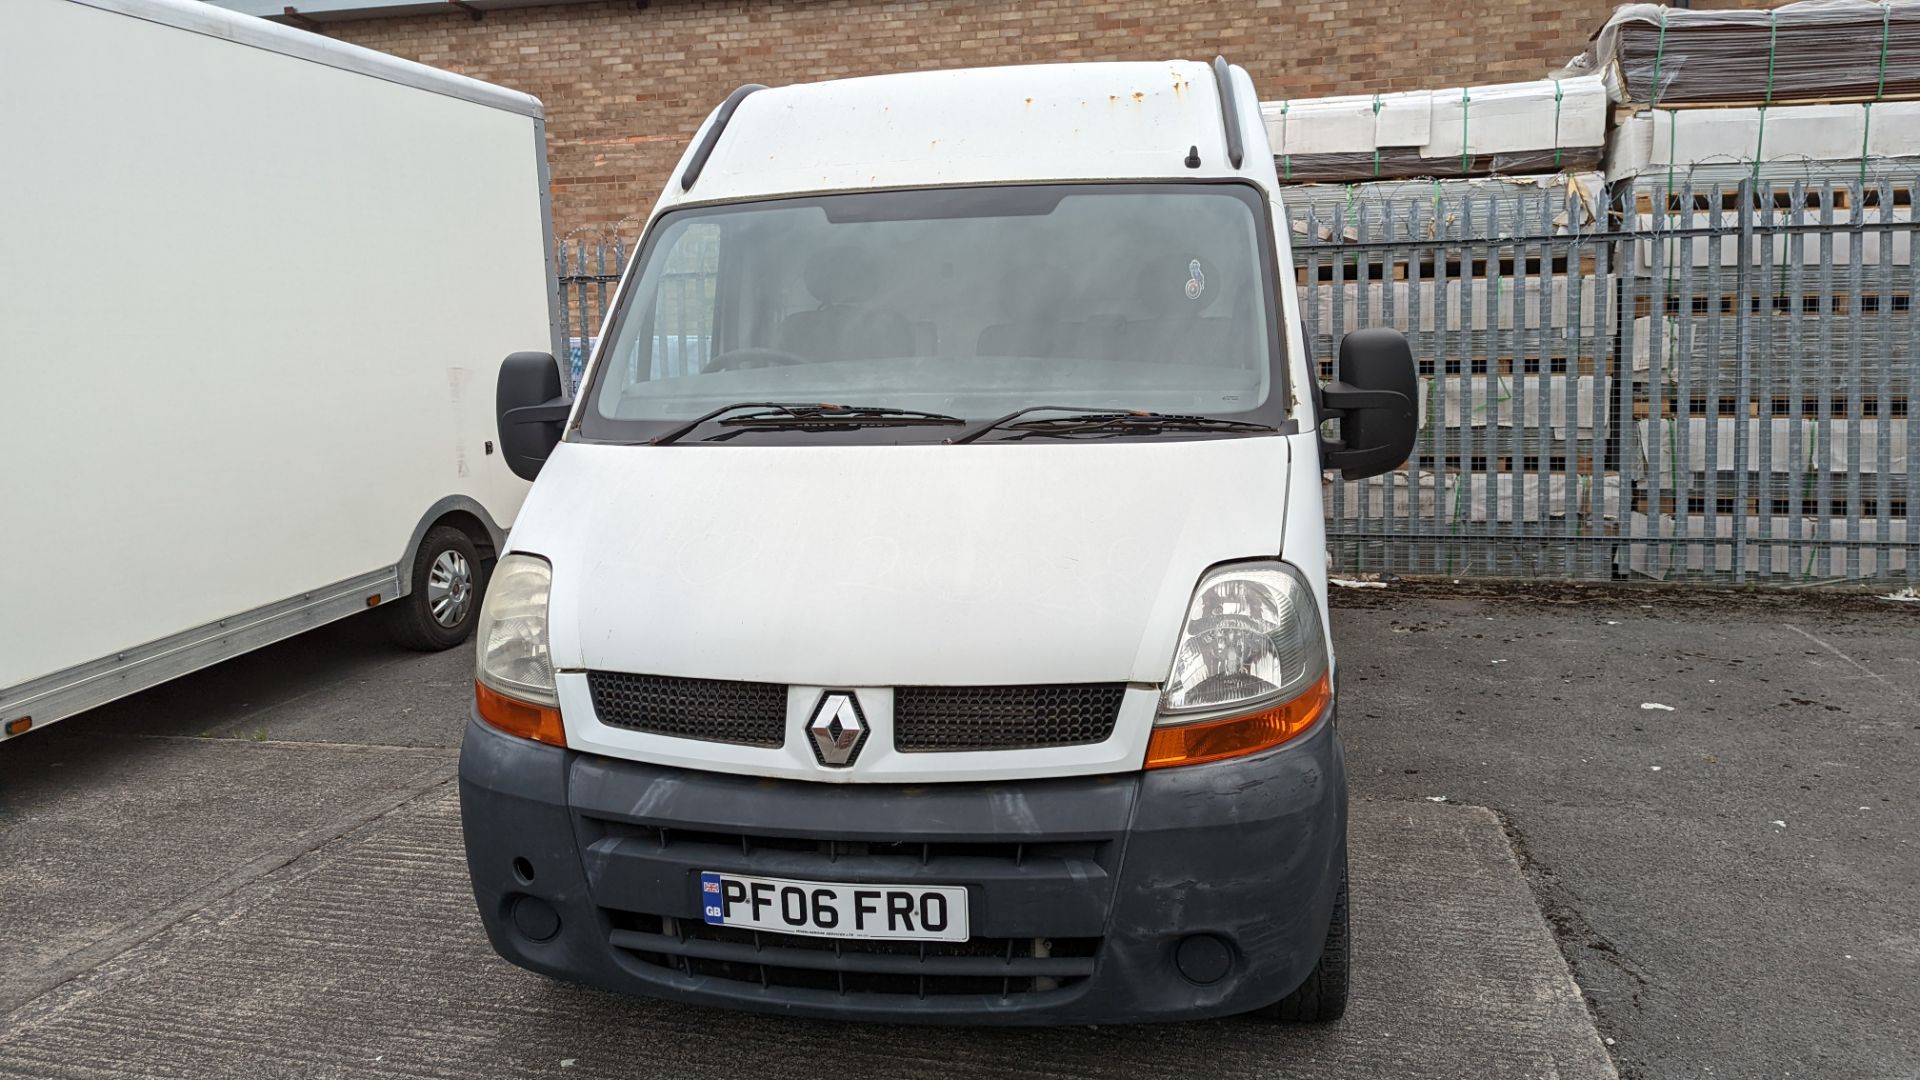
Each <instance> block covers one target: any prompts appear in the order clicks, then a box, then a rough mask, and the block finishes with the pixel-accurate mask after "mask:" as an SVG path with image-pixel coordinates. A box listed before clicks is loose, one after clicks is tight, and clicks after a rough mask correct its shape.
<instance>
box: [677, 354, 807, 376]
mask: <svg viewBox="0 0 1920 1080" xmlns="http://www.w3.org/2000/svg"><path fill="white" fill-rule="evenodd" d="M810 362H811V361H809V360H808V359H807V358H806V357H804V356H801V355H799V354H797V353H790V352H786V351H784V350H781V349H755V348H746V349H732V350H729V351H727V352H723V353H721V354H720V355H719V356H716V357H714V358H713V359H711V360H709V361H707V366H706V367H705V368H704V369H702V370H704V371H705V372H707V373H712V372H715V371H749V370H752V369H755V368H772V367H792V366H793V365H795V364H806V363H810Z"/></svg>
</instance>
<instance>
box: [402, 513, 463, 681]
mask: <svg viewBox="0 0 1920 1080" xmlns="http://www.w3.org/2000/svg"><path fill="white" fill-rule="evenodd" d="M486 584H487V582H486V566H485V565H484V564H483V563H481V561H480V552H479V551H478V550H476V549H475V548H474V546H473V541H472V539H470V538H469V537H468V536H467V534H466V533H463V532H461V531H460V530H459V529H456V528H453V527H452V526H450V525H436V526H434V527H433V528H431V529H428V530H427V535H426V536H425V538H423V539H422V540H421V541H420V550H419V552H417V553H416V554H415V555H414V557H413V591H412V592H410V593H408V594H407V595H406V596H404V597H402V598H401V599H400V600H399V602H397V603H395V604H394V605H393V606H392V607H391V608H389V609H388V610H387V611H386V612H385V618H386V621H387V627H386V628H387V636H388V637H391V638H392V639H393V641H394V644H396V645H400V646H402V647H403V648H408V649H418V650H420V651H421V652H439V651H441V650H443V649H451V648H453V647H454V646H455V645H458V644H460V643H461V642H463V641H466V640H467V639H468V638H469V637H472V636H473V624H474V623H475V622H476V621H478V620H479V618H480V597H481V594H482V593H483V592H484V591H485V590H486Z"/></svg>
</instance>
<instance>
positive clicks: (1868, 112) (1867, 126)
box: [1860, 101, 1873, 198]
mask: <svg viewBox="0 0 1920 1080" xmlns="http://www.w3.org/2000/svg"><path fill="white" fill-rule="evenodd" d="M1860 109H1861V117H1862V119H1861V121H1860V195H1861V197H1862V198H1865V197H1866V194H1867V191H1866V188H1867V138H1868V136H1870V135H1872V134H1873V102H1871V101H1863V102H1861V103H1860Z"/></svg>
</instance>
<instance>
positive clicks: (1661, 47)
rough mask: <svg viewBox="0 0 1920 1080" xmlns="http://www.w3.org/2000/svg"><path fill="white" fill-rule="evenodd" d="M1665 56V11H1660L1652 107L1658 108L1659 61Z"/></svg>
mask: <svg viewBox="0 0 1920 1080" xmlns="http://www.w3.org/2000/svg"><path fill="white" fill-rule="evenodd" d="M1666 55H1667V9H1666V8H1665V7H1662V8H1661V9H1660V40H1659V41H1657V42H1655V43H1654V46H1653V105H1652V106H1651V107H1652V108H1655V109H1658V108H1659V107H1660V61H1661V60H1663V59H1665V58H1666Z"/></svg>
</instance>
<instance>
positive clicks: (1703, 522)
mask: <svg viewBox="0 0 1920 1080" xmlns="http://www.w3.org/2000/svg"><path fill="white" fill-rule="evenodd" d="M1734 517H1735V515H1732V514H1722V515H1718V516H1716V517H1714V518H1712V519H1709V518H1708V517H1706V516H1705V515H1702V514H1688V515H1686V516H1684V517H1679V516H1676V515H1673V514H1664V513H1663V514H1647V513H1642V512H1635V513H1632V514H1630V515H1628V520H1629V525H1630V527H1629V535H1632V536H1636V537H1651V538H1652V539H1646V540H1636V541H1634V542H1632V543H1630V544H1629V543H1622V544H1620V545H1619V547H1618V549H1617V550H1618V552H1619V553H1618V555H1617V557H1616V560H1615V561H1616V564H1617V565H1618V566H1619V567H1620V568H1621V569H1623V570H1627V571H1630V572H1632V573H1634V574H1639V575H1643V576H1646V577H1650V578H1654V579H1655V580H1663V579H1666V578H1669V577H1701V576H1704V575H1707V574H1714V575H1717V576H1724V575H1726V574H1728V573H1731V572H1732V571H1733V570H1734V565H1733V563H1734V546H1733V544H1731V543H1729V541H1731V540H1732V539H1733V536H1734V531H1735V529H1734V525H1735V523H1734ZM1740 528H1741V530H1742V534H1743V535H1744V537H1745V557H1744V559H1742V563H1743V569H1744V570H1745V571H1746V573H1748V574H1755V575H1760V576H1763V577H1777V578H1787V579H1790V580H1794V581H1809V580H1819V579H1822V578H1840V577H1849V576H1854V575H1851V574H1849V573H1848V571H1847V563H1848V558H1849V549H1850V548H1851V547H1852V545H1850V544H1847V543H1846V542H1845V541H1846V538H1847V529H1848V522H1847V520H1846V519H1845V518H1802V517H1788V516H1786V515H1764V516H1763V515H1759V514H1748V515H1746V517H1745V520H1744V521H1742V522H1741V523H1740ZM1859 529H1860V534H1859V538H1860V542H1861V545H1863V546H1861V547H1859V548H1858V550H1857V554H1858V558H1859V571H1858V573H1859V575H1861V576H1871V575H1875V574H1887V575H1895V574H1900V573H1902V572H1904V571H1906V569H1907V567H1908V565H1909V563H1908V560H1907V555H1908V550H1910V549H1911V547H1912V544H1911V543H1910V540H1909V538H1910V537H1913V536H1914V529H1913V524H1912V523H1911V522H1909V521H1906V520H1895V521H1889V522H1888V523H1887V524H1886V526H1885V528H1882V526H1881V524H1880V522H1879V521H1877V520H1875V519H1873V518H1867V519H1866V520H1864V521H1861V522H1860V523H1859ZM1822 534H1824V535H1825V537H1826V539H1827V540H1829V541H1835V542H1834V543H1822V542H1821V536H1822ZM1716 540H1717V542H1716ZM1872 544H1886V545H1887V546H1888V548H1889V550H1886V551H1881V550H1879V549H1876V548H1874V547H1871V546H1865V545H1872ZM1882 564H1884V565H1882Z"/></svg>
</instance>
